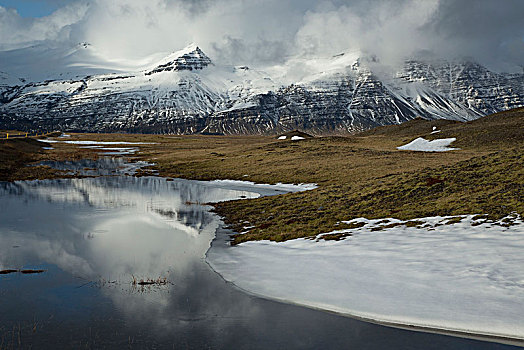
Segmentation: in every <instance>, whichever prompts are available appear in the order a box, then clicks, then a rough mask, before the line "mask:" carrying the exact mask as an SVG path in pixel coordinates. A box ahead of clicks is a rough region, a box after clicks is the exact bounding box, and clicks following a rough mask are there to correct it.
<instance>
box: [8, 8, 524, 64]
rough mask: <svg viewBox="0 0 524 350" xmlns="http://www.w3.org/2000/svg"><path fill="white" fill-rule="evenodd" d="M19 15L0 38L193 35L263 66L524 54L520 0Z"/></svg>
mask: <svg viewBox="0 0 524 350" xmlns="http://www.w3.org/2000/svg"><path fill="white" fill-rule="evenodd" d="M89 4H90V6H86V3H85V2H80V1H73V0H72V1H71V2H70V4H69V5H66V6H64V7H63V8H61V9H59V10H58V11H56V12H55V13H53V14H52V15H50V16H48V17H44V18H41V19H23V18H20V16H17V14H16V13H13V11H12V10H5V9H3V8H0V23H1V24H0V26H1V27H0V29H1V31H0V33H1V34H0V43H3V44H5V43H6V42H10V43H13V42H21V41H24V40H25V41H29V40H43V39H50V38H51V39H54V40H66V39H67V40H73V41H89V42H90V43H92V44H93V45H94V46H95V47H97V49H99V50H100V51H101V52H103V53H104V54H105V55H106V56H108V57H112V58H135V57H136V58H138V57H143V56H146V55H149V54H152V53H156V52H166V51H167V52H169V51H175V50H177V49H180V48H182V47H184V46H186V45H188V44H189V43H192V42H195V43H197V44H198V45H199V46H201V47H202V48H203V49H204V51H205V52H207V53H208V54H209V55H210V56H211V57H212V58H213V59H214V60H215V61H220V62H226V63H232V64H250V65H257V64H259V65H264V64H271V63H277V62H282V61H285V60H286V59H287V58H288V57H290V56H293V55H302V56H318V55H322V56H327V55H331V54H336V53H339V52H342V51H346V50H359V51H362V52H364V53H366V54H369V55H375V56H377V57H378V58H379V59H380V61H381V62H383V63H385V64H395V63H397V62H399V61H401V60H402V59H403V58H405V57H410V56H412V55H414V54H416V53H418V52H433V53H434V54H436V55H438V56H440V57H443V58H455V57H463V56H469V57H474V58H476V59H477V60H479V61H480V62H481V63H485V64H488V65H491V66H492V67H494V68H499V69H506V68H508V67H510V66H515V65H522V64H523V62H524V19H523V18H524V17H523V16H521V14H522V13H524V2H523V1H521V0H505V1H504V2H502V3H501V2H500V1H497V0H478V1H475V2H465V1H461V0H425V1H418V0H394V1H387V0H371V1H365V0H331V1H314V0H216V1H211V0H125V1H124V0H112V1H108V0H89Z"/></svg>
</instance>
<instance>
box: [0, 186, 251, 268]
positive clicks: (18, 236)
mask: <svg viewBox="0 0 524 350" xmlns="http://www.w3.org/2000/svg"><path fill="white" fill-rule="evenodd" d="M241 196H246V197H248V198H250V197H257V196H258V194H256V193H252V192H247V191H237V190H229V189H225V188H219V187H216V186H212V185H210V184H205V183H202V182H196V181H184V180H174V181H166V180H165V179H162V178H154V177H142V178H134V177H116V176H114V177H98V178H89V179H66V180H54V181H31V182H17V183H0V197H2V199H3V200H2V203H1V204H0V207H1V208H2V210H1V213H0V217H1V220H0V229H1V230H2V231H6V232H7V234H3V235H2V236H1V237H0V241H2V242H3V243H2V244H1V246H2V247H3V248H0V251H2V250H6V251H4V253H3V254H1V256H0V265H2V266H4V265H5V266H15V267H16V266H21V265H23V264H26V263H27V262H26V261H27V260H30V261H45V262H46V263H51V264H56V265H57V266H59V267H60V268H62V269H64V270H66V271H69V272H71V273H73V274H81V275H84V276H86V277H88V278H94V277H98V276H101V277H104V278H105V277H107V276H109V275H110V276H122V277H123V276H125V275H131V274H134V275H137V274H144V277H146V278H153V277H155V278H156V277H158V276H159V275H161V274H162V273H164V272H165V271H168V270H172V269H173V268H175V269H177V268H180V267H182V266H185V265H186V264H187V262H188V261H187V260H195V259H201V258H202V257H203V256H204V254H205V252H206V250H207V249H208V247H209V243H210V241H211V239H212V238H213V236H214V231H215V229H216V227H217V225H218V221H217V219H216V218H214V217H213V216H212V215H211V214H210V213H209V212H208V211H207V210H206V208H205V206H203V205H200V204H197V203H208V202H216V201H220V200H228V199H236V198H240V197H241ZM20 241H23V244H20V243H17V242H20ZM13 245H20V246H21V249H20V250H19V251H18V253H20V252H23V254H17V258H16V259H15V261H12V260H11V259H9V258H6V257H9V254H8V250H9V249H10V247H11V246H13ZM43 247H45V249H44V248H43ZM173 265H175V266H174V267H173Z"/></svg>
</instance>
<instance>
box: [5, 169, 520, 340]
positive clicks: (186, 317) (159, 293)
mask: <svg viewBox="0 0 524 350" xmlns="http://www.w3.org/2000/svg"><path fill="white" fill-rule="evenodd" d="M84 166H85V167H86V168H90V167H92V166H93V164H89V165H87V164H84ZM72 170H73V169H72ZM109 173H110V172H109ZM260 193H261V194H263V195H269V194H277V193H279V192H278V191H271V190H267V189H266V190H261V189H259V188H256V189H255V188H251V187H250V186H231V185H227V186H226V185H225V184H216V183H204V182H196V181H185V180H175V181H167V180H166V179H162V178H156V177H142V178H135V177H129V176H107V177H98V178H86V179H72V180H49V181H31V182H17V183H5V182H4V183H2V182H0V270H6V269H15V270H23V269H34V270H45V272H43V273H40V274H23V273H20V272H16V273H10V274H0V349H4V348H5V349H11V348H13V349H18V348H24V349H25V348H33V349H59V348H76V349H78V348H88V349H89V348H92V349H100V348H115V349H122V348H133V349H134V348H136V349H141V348H147V349H164V348H165V349H172V348H174V349H186V348H187V349H509V348H511V347H509V346H505V345H499V344H494V343H486V342H480V341H474V340H467V339H460V338H455V337H449V336H442V335H434V334H426V333H418V332H411V331H406V330H398V329H394V328H389V327H383V326H377V325H373V324H369V323H365V322H360V321H356V320H353V319H350V318H346V317H342V316H338V315H333V314H329V313H325V312H321V311H315V310H311V309H307V308H303V307H299V306H293V305H286V304H282V303H278V302H273V301H268V300H264V299H260V298H257V297H253V296H250V295H247V294H245V293H243V292H241V291H239V290H238V289H236V288H235V287H234V286H232V285H231V284H228V283H226V282H224V281H223V280H222V278H221V277H220V276H218V275H217V274H216V273H214V272H213V271H212V270H211V269H210V268H209V267H208V265H207V264H206V263H205V253H206V251H207V249H208V248H209V246H210V243H211V241H212V239H213V237H214V235H215V230H216V229H217V228H218V226H219V221H218V219H217V218H216V217H215V216H214V215H212V214H211V213H209V211H208V210H209V207H208V206H205V205H203V204H201V203H208V202H212V201H219V200H228V199H235V198H244V197H245V198H253V197H258V196H259V195H260ZM147 279H152V280H158V279H160V280H161V281H163V280H164V279H166V281H167V284H160V285H152V286H140V285H138V284H133V281H140V280H147Z"/></svg>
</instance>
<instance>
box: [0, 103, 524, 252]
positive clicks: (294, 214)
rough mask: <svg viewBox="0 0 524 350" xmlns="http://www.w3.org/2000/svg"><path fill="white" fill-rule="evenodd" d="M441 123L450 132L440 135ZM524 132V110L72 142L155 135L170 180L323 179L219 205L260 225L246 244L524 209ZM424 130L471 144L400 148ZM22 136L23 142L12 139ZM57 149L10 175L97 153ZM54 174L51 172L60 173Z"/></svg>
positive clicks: (230, 215)
mask: <svg viewBox="0 0 524 350" xmlns="http://www.w3.org/2000/svg"><path fill="white" fill-rule="evenodd" d="M434 126H436V127H437V128H438V129H439V130H441V131H440V133H438V134H431V131H432V130H433V127H434ZM523 130H524V109H522V108H521V109H517V110H512V111H509V112H505V113H499V114H496V115H492V116H488V117H485V118H481V119H479V120H477V121H474V122H469V123H458V122H450V121H443V120H440V121H426V120H421V119H420V120H413V121H411V122H408V123H404V124H402V125H398V126H389V127H382V128H378V129H374V130H371V131H368V132H365V133H362V134H359V135H355V136H350V137H318V138H308V139H305V140H300V141H289V140H277V139H276V137H275V136H271V137H270V136H203V135H199V136H170V135H127V134H116V135H115V134H112V135H104V134H75V135H72V139H85V140H87V139H89V140H106V141H118V140H120V141H132V142H152V143H154V144H150V145H142V146H140V149H141V152H140V154H139V157H140V159H144V160H148V161H151V162H154V163H156V166H155V168H156V169H157V170H158V171H159V172H160V175H161V176H166V177H181V178H190V179H201V180H210V179H236V180H249V181H254V182H262V183H276V182H286V183H317V184H318V185H319V187H318V189H316V190H313V191H307V192H302V193H293V194H286V195H282V196H276V197H266V198H259V199H254V200H242V201H233V202H226V203H221V204H218V205H216V207H215V210H216V212H217V213H218V214H220V215H221V216H223V217H224V219H225V222H226V224H228V225H229V226H231V227H232V228H233V229H234V230H235V231H236V232H243V231H246V230H245V229H244V227H248V226H252V227H253V228H251V229H249V231H248V232H247V233H246V234H243V235H237V236H235V237H234V243H240V242H243V241H247V240H258V239H272V240H277V241H281V240H286V239H291V238H297V237H307V236H312V235H316V234H318V233H323V232H329V231H332V230H334V229H339V228H341V227H343V225H340V224H339V222H340V221H342V220H349V219H352V218H356V217H361V216H364V217H367V218H381V217H396V218H401V219H415V218H417V217H423V216H433V215H459V214H488V215H489V216H491V217H492V218H501V217H503V216H505V215H507V214H509V213H512V212H517V213H519V214H521V215H524V131H523ZM419 136H422V137H426V138H428V139H434V138H445V137H446V138H447V137H456V138H457V141H456V142H455V143H453V144H452V146H453V147H460V148H461V150H458V151H452V152H444V153H424V152H406V151H398V150H397V149H396V147H397V146H400V145H403V144H405V143H407V142H410V141H411V140H413V139H414V138H416V137H419ZM13 141H19V140H12V141H9V142H13ZM2 142H5V141H2ZM35 142H36V141H35ZM28 144H30V142H29V143H28ZM6 145H7V146H9V145H10V144H9V143H4V144H2V143H1V142H0V155H1V157H2V159H3V158H5V154H6V153H5V151H4V150H5V149H6ZM11 145H12V147H11V146H9V147H11V151H10V152H11V153H9V152H8V153H7V154H8V155H9V154H11V156H10V157H11V158H13V154H14V153H12V152H15V153H16V150H17V147H21V146H17V145H15V144H11ZM33 146H34V145H28V146H27V147H33ZM2 147H3V148H2ZM24 147H26V146H24ZM53 147H55V149H54V150H50V151H45V152H43V151H41V150H39V149H37V150H35V149H31V148H24V149H23V150H21V151H22V153H23V154H24V156H23V157H21V158H20V159H19V160H17V161H16V162H11V163H9V164H8V165H7V168H9V167H11V169H18V170H16V171H14V170H11V171H9V170H5V169H7V168H5V167H4V168H2V170H1V172H0V176H2V177H0V179H4V180H6V179H7V180H13V179H17V178H18V179H26V178H28V177H27V176H28V175H27V174H28V173H31V172H32V171H33V169H34V168H31V169H32V170H31V172H28V171H27V169H23V168H25V167H23V166H22V165H23V164H26V163H28V162H34V161H38V160H41V159H54V160H61V159H79V158H85V157H91V158H92V157H96V154H95V153H93V151H92V150H85V149H79V148H77V147H75V146H72V145H64V144H53ZM20 169H23V170H20ZM42 171H43V170H42ZM49 172H50V173H49V174H48V176H50V177H54V176H60V174H57V173H53V172H52V171H51V170H50V169H49ZM6 174H7V176H6ZM44 175H46V174H45V172H44V173H42V174H39V175H38V176H37V177H39V178H41V177H42V176H43V177H45V176H44ZM29 178H30V177H29Z"/></svg>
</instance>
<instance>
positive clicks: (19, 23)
mask: <svg viewBox="0 0 524 350" xmlns="http://www.w3.org/2000/svg"><path fill="white" fill-rule="evenodd" d="M88 8H89V6H88V4H87V3H86V2H74V3H71V4H67V5H65V6H63V7H61V8H59V9H58V10H56V11H55V12H53V13H52V14H51V15H49V16H46V17H41V18H23V17H21V16H20V14H19V13H18V12H17V11H16V10H15V9H6V8H4V7H2V6H0V45H1V46H3V47H10V46H15V47H16V46H20V45H23V44H27V43H34V42H38V41H43V40H60V41H67V40H69V38H70V33H69V29H70V27H71V26H72V25H77V24H78V23H79V22H80V21H81V20H82V19H83V18H84V17H85V15H86V13H87V11H88Z"/></svg>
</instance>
